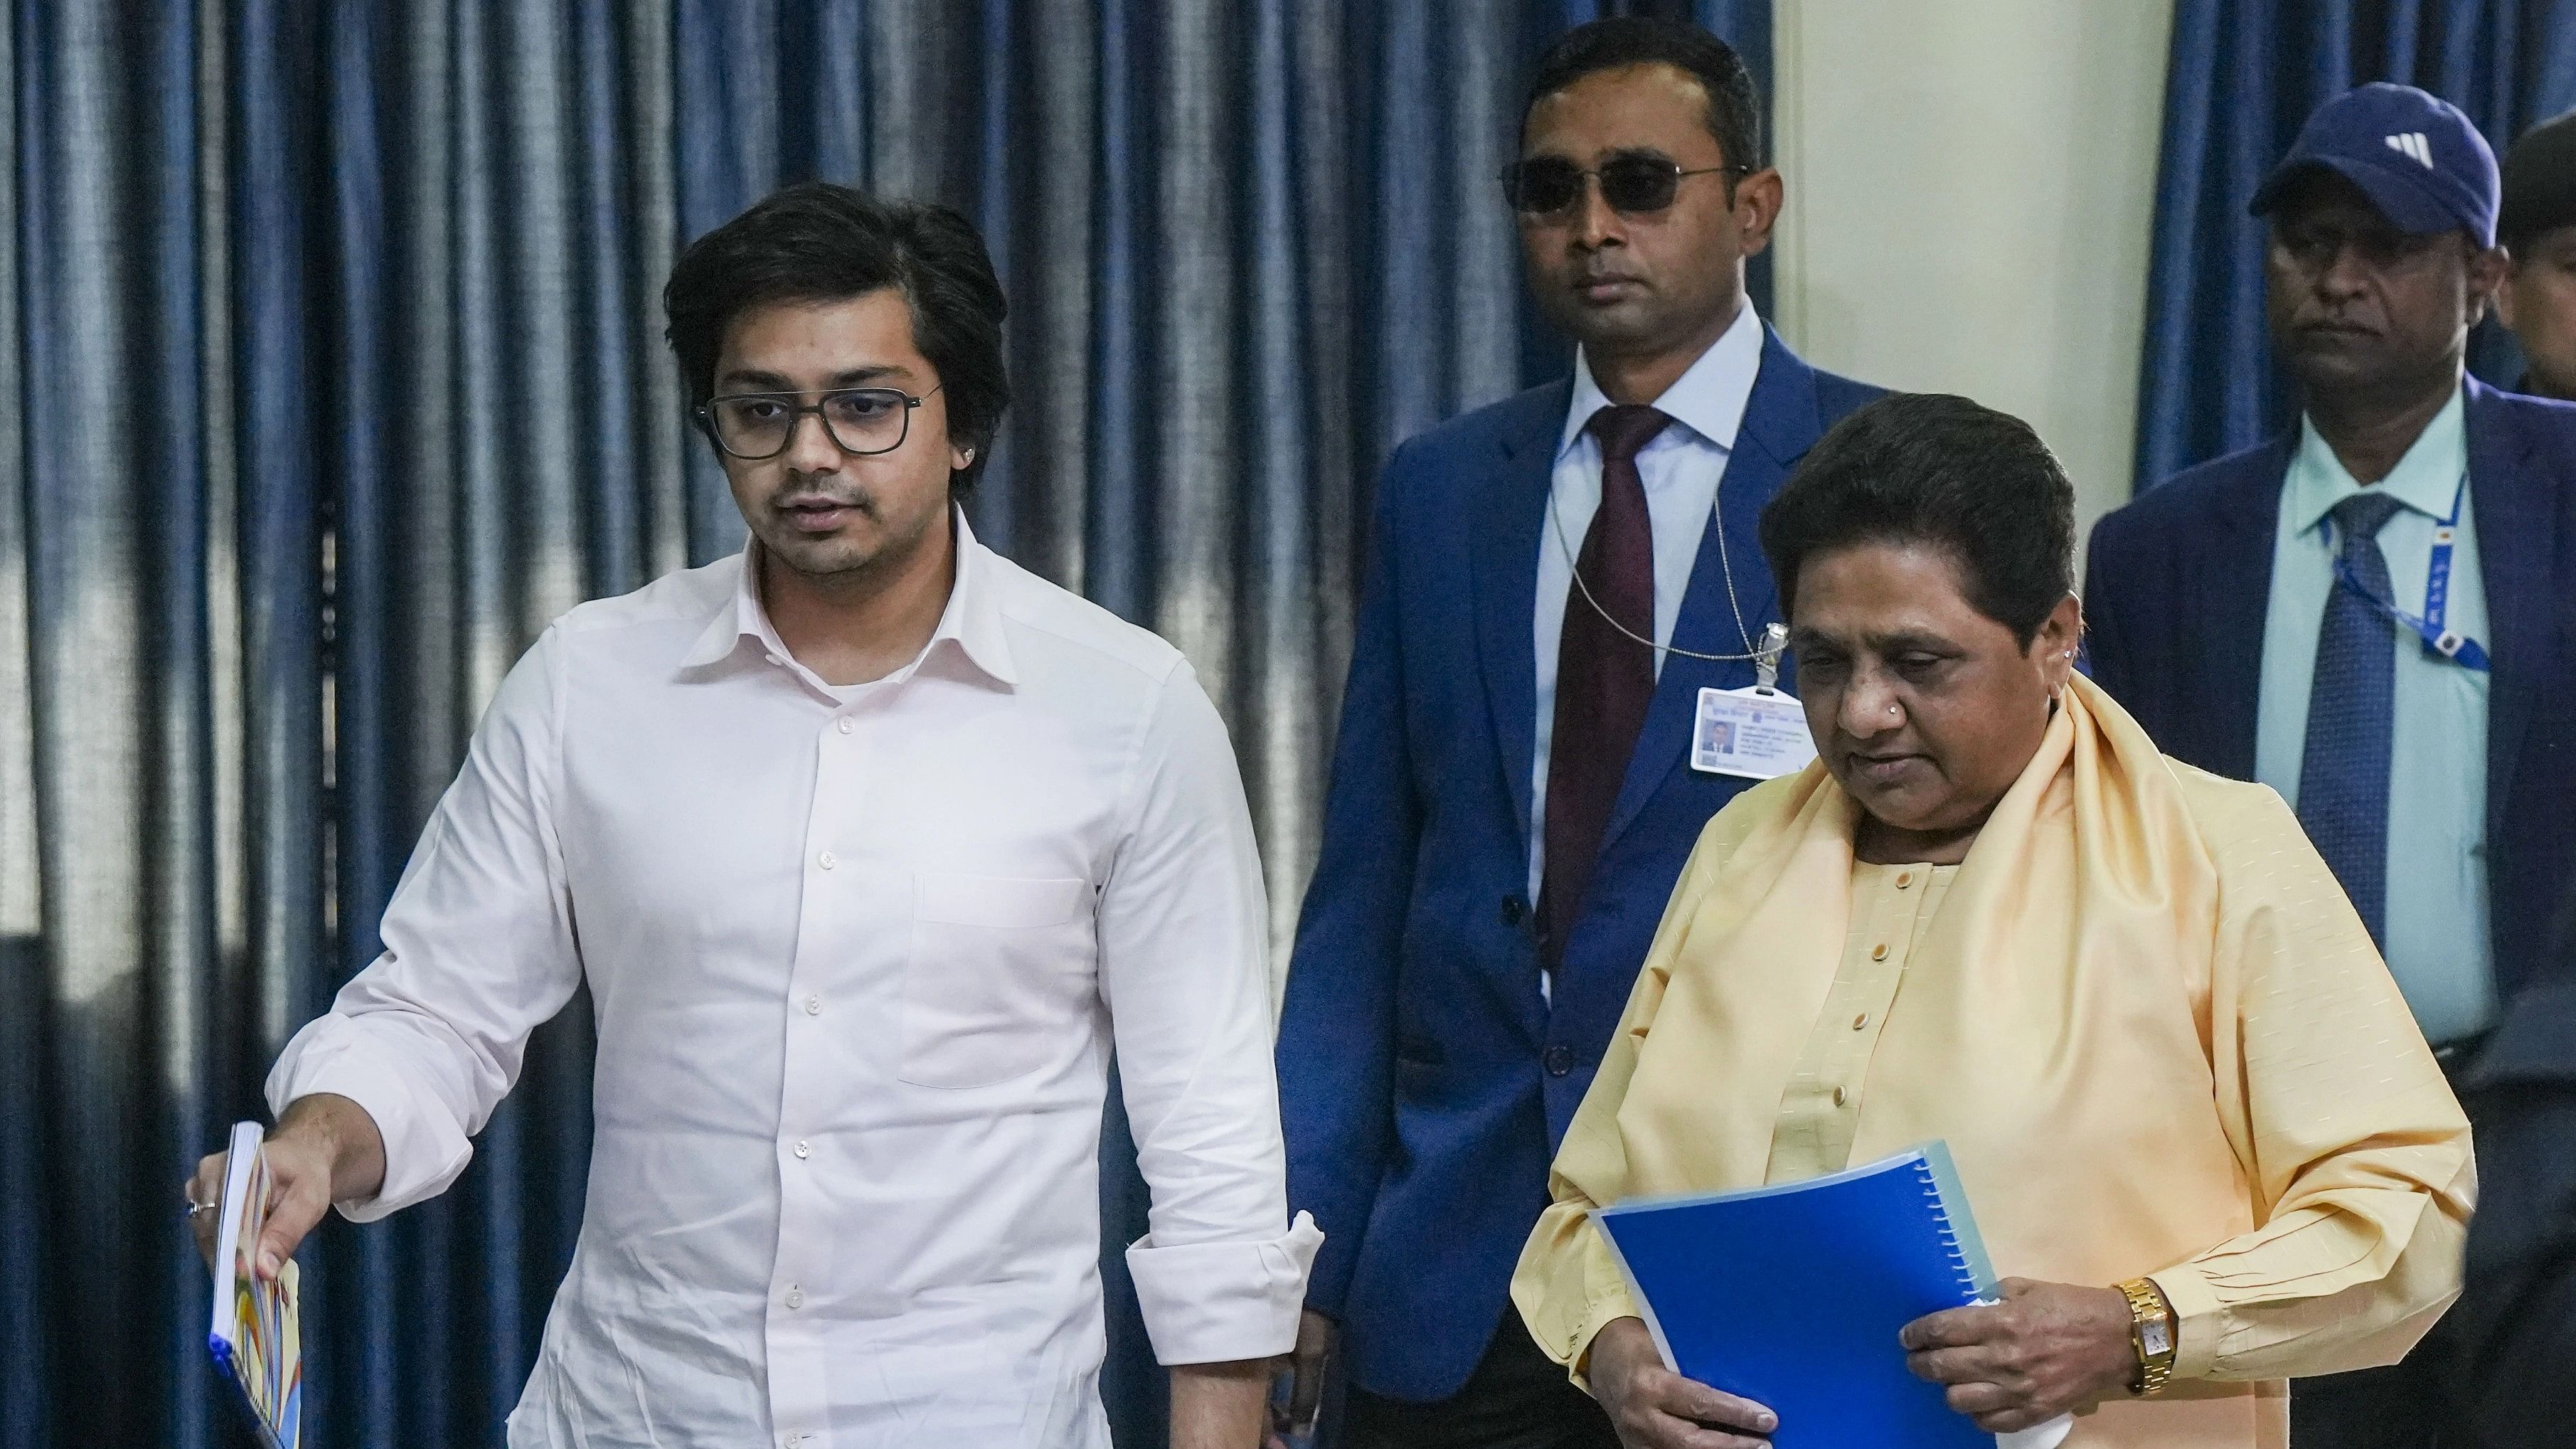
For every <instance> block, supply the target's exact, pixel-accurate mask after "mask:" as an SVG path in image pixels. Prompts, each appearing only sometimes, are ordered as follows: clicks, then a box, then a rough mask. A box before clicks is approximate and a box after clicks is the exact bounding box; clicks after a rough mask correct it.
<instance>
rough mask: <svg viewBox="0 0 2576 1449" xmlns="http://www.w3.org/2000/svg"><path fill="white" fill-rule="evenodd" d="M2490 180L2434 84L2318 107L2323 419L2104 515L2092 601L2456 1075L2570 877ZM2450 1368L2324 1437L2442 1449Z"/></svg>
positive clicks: (2315, 195)
mask: <svg viewBox="0 0 2576 1449" xmlns="http://www.w3.org/2000/svg"><path fill="white" fill-rule="evenodd" d="M2497 189H2498V183H2497V174H2496V163H2495V157H2494V154H2493V152H2491V151H2490V150H2489V149H2488V146H2487V143H2486V141H2485V140H2484V139H2483V138H2481V137H2480V136H2479V134H2478V132H2477V130H2476V128H2475V127H2474V126H2472V125H2471V124H2470V123H2469V120H2468V118H2467V117H2466V116H2463V115H2462V114H2461V113H2460V112H2459V111H2458V110H2457V109H2455V108H2453V107H2452V106H2450V105H2448V104H2446V103H2444V102H2443V101H2440V100H2437V99H2435V98H2434V97H2432V96H2430V95H2427V94H2425V93H2424V92H2422V91H2419V90H2416V89H2414V88H2412V87H2409V86H2398V85H2387V84H2374V85H2366V86H2363V87H2361V88H2359V89H2358V90H2354V91H2351V92H2349V93H2347V94H2345V95H2342V96H2339V97H2337V98H2336V99H2334V100H2333V101H2330V102H2328V103H2327V104H2326V105H2325V106H2324V107H2322V108H2321V109H2319V110H2318V111H2317V113H2316V114H2315V115H2313V116H2311V117H2310V118H2309V120H2308V123H2307V126H2306V128H2305V129H2304V130H2302V131H2301V132H2300V134H2299V138H2298V141H2297V142H2296V143H2295V144H2294V145H2293V146H2292V148H2291V150H2290V153H2289V155H2288V156H2286V157H2284V158H2283V159H2282V161H2281V164H2280V165H2279V167H2278V168H2276V169H2275V170H2274V171H2273V173H2272V175H2271V177H2270V178H2269V179H2268V180H2266V181H2265V182H2264V183H2263V185H2262V187H2261V189H2260V190H2258V191H2257V192H2256V193H2255V195H2254V198H2253V204H2252V210H2253V212H2254V213H2255V214H2256V215H2258V216H2261V217H2263V218H2265V219H2266V220H2267V221H2268V222H2269V223H2270V237H2269V244H2268V246H2267V248H2266V252H2265V283H2266V288H2267V294H2268V318H2269V323H2270V328H2271V334H2272V343H2273V347H2274V350H2275V353H2276V355H2277V356H2278V357H2279V359H2280V362H2281V364H2282V366H2283V368H2284V369H2285V370H2286V371H2287V372H2288V373H2289V374H2290V376H2291V378H2292V379H2293V380H2294V381H2295V382H2296V383H2297V385H2298V391H2299V397H2300V402H2301V404H2302V412H2301V416H2300V418H2299V421H2298V422H2297V424H2296V425H2295V426H2294V427H2293V428H2291V429H2289V430H2288V431H2286V432H2284V433H2283V434H2281V435H2280V436H2278V437H2276V438H2274V439H2272V440H2271V441H2269V442H2267V443H2265V444H2263V445H2261V446H2259V447H2256V448H2253V449H2250V450H2248V451H2245V452H2242V453H2237V454H2234V455H2232V456H2229V457H2225V458H2221V459H2219V460H2217V461H2216V462H2212V463H2206V464H2203V465H2201V466H2199V467H2197V468H2193V469H2191V470H2189V471H2187V472H2184V473H2182V474H2180V475H2179V476H2177V477H2175V478H2172V479H2170V480H2168V481H2166V482H2164V483H2163V484H2161V485H2159V486H2157V487H2155V488H2153V489H2150V490H2148V491H2147V492H2145V493H2144V494H2142V495H2140V497H2139V498H2138V499H2137V500H2136V501H2135V502H2133V503H2131V504H2129V506H2127V507H2126V508H2123V509H2121V510H2120V511H2118V512H2117V513H2114V514H2112V515H2111V516H2110V517H2108V518H2105V519H2104V520H2103V521H2102V522H2101V524H2100V525H2099V526H2097V527H2096V529H2095V530H2094V533H2093V539H2092V545H2091V549H2090V556H2089V560H2088V568H2087V581H2086V600H2085V601H2086V611H2085V612H2086V614H2087V616H2088V618H2089V621H2090V624H2091V645H2092V654H2093V672H2094V678H2095V679H2096V680H2097V681H2099V682H2100V683H2102V684H2103V685H2104V686H2105V687H2107V688H2108V689H2109V690H2110V691H2111V692H2112V693H2113V694H2114V695H2116V696H2117V697H2118V698H2119V699H2120V700H2121V701H2122V702H2123V703H2124V704H2126V705H2127V706H2128V707H2129V709H2130V710H2131V711H2132V712H2133V713H2135V714H2136V716H2137V717H2138V719H2139V721H2140V722H2141V723H2142V724H2144V725H2145V726H2146V728H2147V730H2148V731H2149V732H2150V733H2151V734H2153V735H2154V736H2155V738H2156V741H2157V742H2158V743H2159V744H2160V745H2162V746H2163V747H2164V749H2165V750H2166V751H2167V752H2168V753H2170V754H2173V755H2176V756H2179V757H2180V758H2182V759H2184V760H2187V761H2190V762H2191V763H2193V764H2196V765H2199V766H2201V767H2203V768H2206V769H2209V770H2213V771H2216V772H2217V773H2220V774H2223V775H2230V776H2234V777H2236V778H2239V779H2258V780H2261V781H2263V782H2264V783H2266V784H2269V785H2271V786H2272V787H2273V788H2275V789H2277V790H2279V791H2280V792H2281V794H2282V795H2283V796H2284V797H2286V798H2287V799H2288V800H2289V801H2290V802H2291V804H2292V805H2293V806H2294V807H2295V808H2296V809H2297V811H2298V814H2299V818H2300V820H2301V821H2302V822H2303V823H2304V824H2305V825H2306V826H2307V829H2308V833H2309V835H2310V836H2311V838H2313V840H2314V841H2315V843H2316V845H2317V848H2318V850H2319V852H2320V853H2321V854H2323V855H2324V856H2325V858H2326V860H2327V863H2328V864H2330V865H2331V866H2332V867H2333V868H2334V871H2335V874H2336V876H2337V878H2338V879H2340V880H2341V881H2342V882H2343V885H2344V889H2345V892H2346V894H2348V895H2349V896H2350V897H2351V900H2352V904H2353V906H2354V908H2355V909H2356V910H2357V911H2358V912H2359V913H2360V915H2361V917H2362V919H2363V921H2364V922H2365V923H2366V924H2367V925H2368V926H2369V928H2370V932H2371V935H2372V936H2373V938H2374V939H2376V940H2377V941H2378V942H2379V943H2380V945H2381V949H2382V950H2383V951H2384V952H2385V954H2386V956H2387V958H2388V965H2389V969H2390V971H2391V973H2392V975H2393V976H2394V977H2395V979H2396V983H2397V986H2398V989H2399V990H2400V991H2401V992H2403V993H2404V995H2405V997H2406V1000H2407V1003H2408V1005H2409V1006H2411V1007H2412V1008H2413V1010H2414V1014H2415V1019H2416V1021H2417V1024H2418V1025H2420V1026H2421V1027H2422V1028H2423V1031H2424V1034H2425V1036H2426V1038H2427V1039H2428V1040H2430V1041H2431V1042H2432V1044H2433V1046H2434V1049H2435V1054H2436V1056H2437V1057H2438V1058H2439V1059H2440V1060H2441V1062H2442V1063H2443V1066H2444V1069H2445V1070H2446V1071H2448V1072H2450V1073H2451V1074H2452V1078H2453V1080H2454V1081H2455V1082H2458V1081H2460V1080H2462V1079H2463V1077H2464V1075H2465V1074H2466V1073H2468V1072H2469V1071H2470V1070H2471V1068H2472V1067H2473V1066H2474V1064H2475V1063H2476V1061H2477V1059H2478V1056H2479V1054H2480V1051H2481V1048H2482V1047H2483V1046H2484V1045H2485V1044H2486V1042H2487V1041H2488V1039H2489V1036H2490V1034H2491V1033H2492V1032H2493V1030H2494V1028H2495V1026H2496V1024H2497V1022H2498V1019H2499V1016H2500V1009H2499V1003H2500V1002H2503V1001H2507V1000H2510V999H2511V998H2512V995H2513V993H2514V991H2515V990H2516V989H2517V988H2518V987H2520V986H2521V985H2523V984H2524V983H2525V982H2526V981H2528V980H2531V979H2533V978H2534V977H2535V976H2537V975H2538V974H2539V973H2540V971H2541V968H2542V965H2543V963H2544V961H2545V959H2546V958H2547V956H2548V954H2549V949H2550V942H2549V940H2548V937H2549V922H2550V919H2551V917H2552V915H2553V914H2554V910H2553V907H2554V905H2555V903H2556V900H2557V897H2558V895H2559V893H2560V892H2562V891H2563V890H2564V889H2565V883H2566V882H2567V881H2568V880H2570V879H2571V878H2576V829H2571V828H2570V827H2569V823H2568V822H2569V820H2570V819H2571V818H2576V704H2571V700H2576V408H2569V407H2566V406H2564V405H2561V404H2556V403H2549V402H2542V401H2538V400H2535V399H2531V398H2525V397H2520V396H2516V395H2514V394H2509V393H2501V392H2497V391H2494V390H2492V389H2489V388H2487V387H2484V386H2482V385H2481V384H2479V383H2478V382H2477V380H2476V379H2474V378H2470V377H2468V376H2467V375H2466V373H2465V371H2464V369H2463V366H2462V357H2463V354H2464V351H2465V349H2466V345H2467V341H2468V334H2469V330H2470V328H2471V327H2473V326H2475V325H2476V323H2477V322H2478V320H2479V319H2480V318H2481V317H2483V316H2484V315H2485V312H2486V308H2487V305H2488V302H2489V300H2490V298H2491V297H2492V296H2493V295H2494V293H2495V291H2496V288H2497V286H2498V284H2499V283H2500V282H2501V281H2502V280H2503V277H2504V274H2505V270H2506V264H2507V263H2506V256H2505V252H2504V251H2503V249H2501V248H2499V247H2498V246H2497V245H2496V234H2495V227H2496V208H2497ZM2472 1111H2473V1116H2472V1121H2473V1122H2474V1121H2475V1120H2476V1118H2475V1116H2474V1104H2473V1106H2472ZM2483 1131H2484V1127H2483V1125H2482V1124H2481V1132H2483ZM2246 1148H2247V1151H2249V1152H2251V1153H2254V1154H2256V1155H2258V1156H2261V1155H2264V1154H2266V1153H2269V1152H2273V1151H2277V1150H2278V1148H2277V1145H2272V1146H2267V1145H2266V1144H2264V1143H2261V1142H2253V1143H2248V1144H2246ZM2281 1166H2282V1165H2280V1164H2276V1163H2274V1162H2271V1161H2269V1160H2266V1161H2265V1162H2264V1164H2263V1167H2264V1172H2265V1174H2266V1175H2267V1176H2269V1175H2271V1174H2272V1173H2274V1172H2275V1171H2277V1170H2280V1168H2281ZM2287 1168H2288V1170H2289V1171H2296V1170H2297V1167H2296V1164H2289V1165H2287ZM2469 1291H2470V1293H2472V1294H2475V1293H2476V1292H2477V1291H2478V1290H2477V1287H2476V1285H2475V1284H2474V1283H2473V1284H2472V1285H2471V1288H2470V1289H2469ZM2455 1351H2456V1345H2454V1344H2452V1342H2451V1340H2450V1337H2449V1336H2448V1335H2446V1334H2444V1333H2443V1332H2441V1331H2438V1330H2437V1331H2436V1332H2435V1334H2434V1335H2433V1336H2432V1337H2429V1338H2427V1339H2426V1340H2425V1341H2424V1343H2423V1344H2422V1346H2420V1347H2419V1348H2418V1349H2417V1350H2416V1351H2415V1353H2414V1354H2413V1355H2412V1356H2411V1357H2410V1358H2408V1360H2407V1361H2406V1363H2405V1364H2404V1365H2402V1366H2399V1367H2396V1368H2381V1369H2372V1370H2365V1371H2362V1372H2356V1373H2350V1374H2343V1375H2337V1376H2335V1377H2332V1378H2325V1379H2309V1380H2302V1381H2300V1382H2299V1383H2298V1384H2297V1385H2296V1386H2295V1387H2294V1388H2293V1390H2292V1393H2291V1403H2292V1408H2291V1421H2292V1423H2293V1425H2294V1426H2295V1427H2294V1431H2293V1432H2294V1435H2295V1437H2296V1441H2297V1443H2298V1444H2299V1446H2300V1449H2340V1446H2353V1445H2417V1444H2430V1443H2431V1442H2432V1435H2433V1432H2434V1429H2435V1427H2436V1426H2437V1425H2439V1424H2441V1423H2442V1422H2443V1421H2444V1419H2445V1418H2446V1417H2447V1416H2448V1415H2449V1413H2450V1400H2449V1391H2448V1388H2447V1385H2448V1384H2449V1382H2450V1379H2449V1377H2448V1370H2449V1369H2450V1368H2451V1367H2452V1355H2453V1354H2454V1353H2455Z"/></svg>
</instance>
